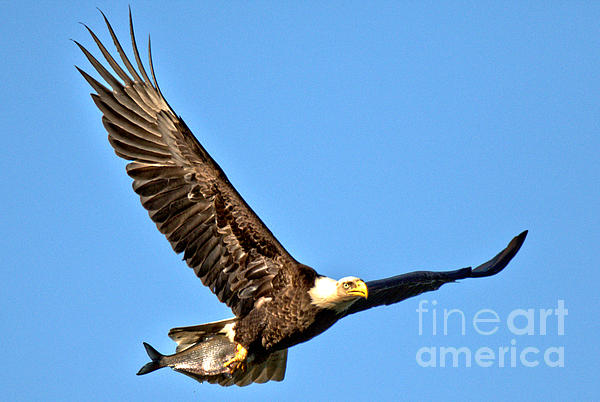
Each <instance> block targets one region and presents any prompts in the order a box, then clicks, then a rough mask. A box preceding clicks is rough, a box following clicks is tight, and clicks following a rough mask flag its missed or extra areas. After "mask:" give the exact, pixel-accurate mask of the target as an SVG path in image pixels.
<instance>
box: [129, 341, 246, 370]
mask: <svg viewBox="0 0 600 402" xmlns="http://www.w3.org/2000/svg"><path fill="white" fill-rule="evenodd" d="M144 347H145V348H146V353H148V356H149V357H150V359H151V361H150V362H149V363H147V364H145V365H144V366H143V367H142V368H141V369H140V370H139V371H138V373H137V375H144V374H148V373H151V372H153V371H155V370H158V369H161V368H163V367H171V368H172V369H173V370H175V371H179V372H182V373H185V374H189V375H195V376H199V377H206V380H209V379H210V377H215V376H219V375H225V376H227V374H229V369H228V368H227V367H225V366H224V363H225V362H226V361H228V360H229V359H232V358H233V356H234V355H235V348H236V344H235V343H233V342H231V341H230V340H229V339H228V338H227V337H226V336H221V335H215V336H212V337H210V338H208V339H205V340H203V341H202V342H198V343H196V344H194V345H192V346H190V347H188V348H186V349H184V350H182V351H179V352H176V353H174V354H172V355H163V354H162V353H160V352H158V351H157V350H156V349H154V348H153V347H152V346H151V345H149V344H148V343H146V342H144Z"/></svg>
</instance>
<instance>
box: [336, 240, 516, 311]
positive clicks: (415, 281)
mask: <svg viewBox="0 0 600 402" xmlns="http://www.w3.org/2000/svg"><path fill="white" fill-rule="evenodd" d="M525 237H527V231H524V232H523V233H521V234H520V235H518V236H516V237H515V238H514V239H512V240H511V242H510V243H509V244H508V246H506V248H505V249H504V250H502V251H501V252H500V253H498V254H497V255H496V256H495V257H494V258H492V259H491V260H489V261H488V262H485V263H483V264H481V265H480V266H478V267H477V268H475V269H473V268H470V267H469V268H462V269H457V270H455V271H445V272H433V271H416V272H409V273H407V274H403V275H398V276H393V277H391V278H386V279H380V280H377V281H371V282H367V288H368V289H369V297H368V298H367V299H359V300H357V301H356V302H355V303H354V304H352V305H351V306H350V307H349V308H348V310H346V312H345V315H348V314H353V313H357V312H359V311H363V310H367V309H370V308H371V307H376V306H382V305H389V304H394V303H398V302H400V301H402V300H404V299H408V298H409V297H413V296H417V295H419V294H421V293H424V292H429V291H432V290H437V289H439V288H440V286H442V285H443V284H445V283H448V282H454V281H456V280H458V279H464V278H481V277H484V276H491V275H495V274H497V273H498V272H500V271H502V269H504V267H506V266H507V265H508V263H509V262H510V260H511V259H512V258H513V257H514V256H515V254H517V252H518V251H519V249H520V248H521V245H522V244H523V242H524V241H525Z"/></svg>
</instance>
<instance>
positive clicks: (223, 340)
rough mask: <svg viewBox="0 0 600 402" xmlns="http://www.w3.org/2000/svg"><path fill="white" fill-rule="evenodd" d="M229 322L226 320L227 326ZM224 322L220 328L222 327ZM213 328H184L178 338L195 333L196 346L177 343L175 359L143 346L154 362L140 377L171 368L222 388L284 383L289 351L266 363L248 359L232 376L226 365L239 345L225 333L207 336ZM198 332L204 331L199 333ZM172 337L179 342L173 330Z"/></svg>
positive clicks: (180, 340)
mask: <svg viewBox="0 0 600 402" xmlns="http://www.w3.org/2000/svg"><path fill="white" fill-rule="evenodd" d="M228 321H229V320H225V321H224V322H228ZM222 322H223V321H222ZM222 322H219V323H217V324H221V323H222ZM211 325H214V323H210V324H208V325H204V326H197V327H187V328H181V329H182V330H184V331H181V332H179V334H182V333H183V335H181V336H182V337H183V338H184V339H186V337H189V336H190V335H189V334H191V333H193V332H195V333H196V339H197V342H194V343H189V342H186V341H185V340H183V341H182V339H178V342H179V346H178V348H177V350H176V352H175V353H174V354H172V355H164V354H162V353H160V352H159V351H157V350H156V349H155V348H154V347H152V346H151V345H149V344H148V343H146V342H144V343H143V344H144V347H145V348H146V353H148V356H149V357H150V360H151V361H150V362H149V363H146V364H145V365H144V366H142V368H141V369H140V370H139V371H138V372H137V375H144V374H148V373H151V372H153V371H155V370H158V369H161V368H164V367H170V368H172V369H173V370H175V371H177V372H179V373H182V374H185V375H187V376H189V377H191V378H193V379H195V380H196V381H198V382H200V383H202V382H205V381H206V382H208V383H211V384H219V385H222V386H230V385H234V384H235V385H238V386H246V385H250V384H252V383H253V382H256V383H264V382H267V381H270V380H274V381H282V380H283V378H284V375H285V366H286V361H287V349H285V350H281V351H277V352H275V353H272V354H271V355H270V356H269V357H268V358H267V359H266V360H264V361H258V360H255V359H254V356H249V358H248V364H247V366H246V367H244V369H243V370H236V371H234V373H233V374H232V373H231V370H230V368H228V367H227V366H225V363H226V362H227V361H229V360H230V359H232V358H233V357H234V356H235V353H236V346H237V345H236V343H235V342H233V341H232V340H231V339H230V337H228V336H227V335H225V334H223V333H222V332H221V333H216V334H211V335H209V334H207V333H206V332H205V331H206V328H209V329H212V328H210V326H211ZM188 328H194V329H195V330H194V331H190V330H188ZM196 328H201V329H200V330H198V329H196ZM174 330H175V331H177V330H179V328H175V329H174ZM175 334H177V332H175ZM170 335H171V337H173V338H174V339H175V338H176V335H173V330H171V334H170ZM188 345H189V346H188Z"/></svg>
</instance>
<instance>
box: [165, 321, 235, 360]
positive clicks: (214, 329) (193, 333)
mask: <svg viewBox="0 0 600 402" xmlns="http://www.w3.org/2000/svg"><path fill="white" fill-rule="evenodd" d="M236 322H237V318H235V317H233V318H228V319H226V320H221V321H215V322H209V323H206V324H201V325H192V326H190V327H177V328H172V329H171V330H170V331H169V338H171V339H173V340H174V341H175V342H177V352H180V351H182V350H185V349H187V348H189V347H190V346H192V345H195V344H197V343H199V342H202V341H203V340H206V339H207V338H208V337H211V336H213V335H217V334H219V335H224V336H226V337H227V338H229V340H230V341H232V342H233V337H234V336H235V323H236Z"/></svg>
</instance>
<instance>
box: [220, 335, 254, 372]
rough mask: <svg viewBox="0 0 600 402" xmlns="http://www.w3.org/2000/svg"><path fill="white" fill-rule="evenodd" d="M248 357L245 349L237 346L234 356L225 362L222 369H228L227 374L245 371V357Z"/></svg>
mask: <svg viewBox="0 0 600 402" xmlns="http://www.w3.org/2000/svg"><path fill="white" fill-rule="evenodd" d="M247 356H248V351H247V350H246V348H245V347H243V346H242V345H240V344H239V343H238V344H237V346H236V348H235V355H234V356H233V357H232V358H231V359H229V360H227V361H226V362H225V364H223V367H227V368H229V374H233V373H234V372H235V371H237V370H242V371H245V370H246V357H247Z"/></svg>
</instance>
